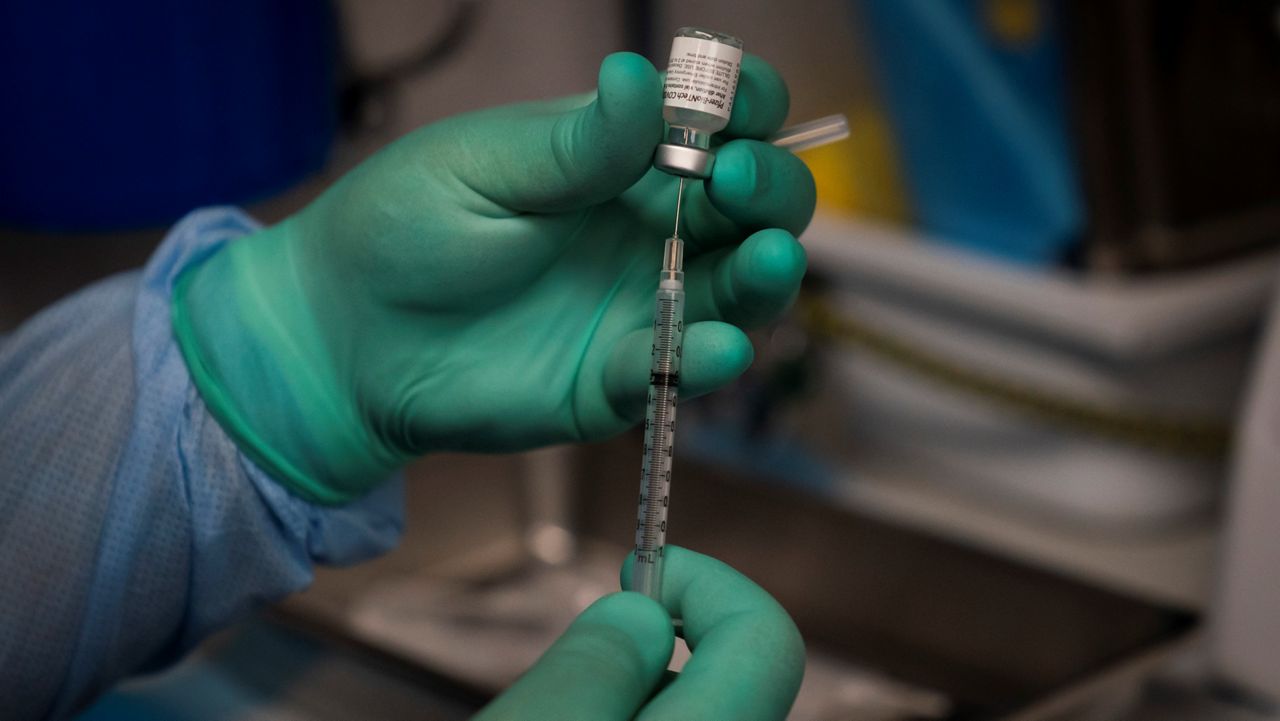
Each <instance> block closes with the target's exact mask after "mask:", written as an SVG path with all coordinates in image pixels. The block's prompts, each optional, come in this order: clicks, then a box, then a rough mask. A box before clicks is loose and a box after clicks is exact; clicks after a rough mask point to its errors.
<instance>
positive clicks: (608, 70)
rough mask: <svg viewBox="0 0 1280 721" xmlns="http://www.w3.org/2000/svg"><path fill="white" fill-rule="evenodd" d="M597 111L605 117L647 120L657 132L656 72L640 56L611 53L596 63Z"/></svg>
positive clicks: (657, 100)
mask: <svg viewBox="0 0 1280 721" xmlns="http://www.w3.org/2000/svg"><path fill="white" fill-rule="evenodd" d="M597 82H598V89H599V98H600V111H601V112H602V113H603V114H604V115H605V116H606V117H608V118H619V119H634V120H650V121H652V123H653V125H654V127H655V129H657V130H658V132H659V133H660V132H661V130H660V128H659V127H658V126H659V119H660V118H661V114H660V113H659V112H657V108H658V106H659V104H660V102H661V93H660V90H659V87H658V71H657V70H656V69H655V68H654V67H653V64H652V63H650V62H649V61H648V60H646V59H645V58H644V57H643V56H640V55H637V54H635V53H630V52H621V53H613V54H611V55H609V56H607V57H605V59H604V61H603V62H601V63H600V74H599V77H598V81H597Z"/></svg>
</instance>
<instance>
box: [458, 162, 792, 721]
mask: <svg viewBox="0 0 1280 721" xmlns="http://www.w3.org/2000/svg"><path fill="white" fill-rule="evenodd" d="M717 162H718V161H717ZM633 561H634V556H631V557H630V558H629V560H628V562H627V564H626V565H624V566H623V569H622V579H623V586H624V587H625V586H626V585H627V583H628V581H629V579H630V578H631V563H632V562H633ZM663 574H664V575H663V592H662V605H661V606H659V605H658V604H657V603H656V602H654V601H651V600H650V599H648V598H647V597H645V596H642V595H640V594H638V593H616V594H613V595H611V596H605V597H604V598H602V599H600V600H599V601H597V602H596V603H594V604H593V605H592V606H591V607H590V608H588V609H587V610H586V611H583V612H582V615H580V616H578V618H577V620H575V621H574V622H573V625H572V626H570V627H569V630H568V631H565V633H564V635H563V636H561V637H560V639H559V640H557V641H556V642H555V644H553V645H552V646H551V648H549V649H548V650H547V652H546V653H545V654H543V656H542V658H540V659H538V662H537V663H536V664H534V665H533V666H532V667H531V668H530V669H529V670H528V671H527V672H525V674H524V675H523V676H521V677H520V679H519V680H518V681H516V682H515V683H514V684H513V685H512V686H511V688H509V689H507V691H506V692H505V693H503V694H502V695H501V696H499V697H498V698H497V699H495V700H494V701H493V702H492V703H491V704H489V705H488V706H486V707H485V708H484V710H483V711H481V712H480V714H479V715H478V716H476V718H475V721H517V720H519V721H541V720H542V719H557V721H575V720H576V719H591V720H592V721H614V720H616V721H624V720H629V719H632V718H634V719H637V721H646V720H655V721H656V720H657V719H661V720H662V721H679V720H680V719H699V720H702V719H716V721H780V720H781V719H784V718H786V716H787V711H788V710H789V709H790V708H791V703H792V702H793V701H794V700H795V697H796V692H797V691H799V689H800V680H801V678H802V677H803V675H804V641H803V640H802V639H801V638H800V633H799V631H797V630H796V627H795V624H794V623H792V622H791V618H790V617H788V616H787V613H786V611H784V610H782V607H781V606H779V605H778V602H777V601H774V600H773V598H772V597H771V596H769V594H768V593H766V592H765V591H764V589H762V588H760V587H759V586H757V585H755V584H754V583H752V582H751V581H750V580H749V579H748V578H747V577H745V576H743V575H742V574H740V573H738V572H737V571H735V570H733V569H732V568H730V567H728V566H726V565H725V564H723V563H721V562H719V561H717V560H715V559H714V558H710V557H708V556H704V555H701V554H699V553H694V552H693V551H688V550H685V549H683V548H678V547H676V546H667V556H666V565H665V566H664V569H663ZM668 614H670V615H668ZM671 618H682V619H684V630H683V636H684V639H685V641H686V642H687V643H688V644H689V648H690V649H691V650H692V651H693V655H692V657H690V659H689V661H688V662H687V663H686V664H685V666H684V669H683V671H682V672H681V673H680V674H679V675H678V676H676V677H675V678H674V679H672V680H670V682H669V683H664V681H666V680H667V679H666V678H664V671H665V670H666V668H667V662H668V660H670V658H671V649H672V646H673V644H674V642H675V641H674V636H673V634H672V627H671ZM655 692H656V693H655Z"/></svg>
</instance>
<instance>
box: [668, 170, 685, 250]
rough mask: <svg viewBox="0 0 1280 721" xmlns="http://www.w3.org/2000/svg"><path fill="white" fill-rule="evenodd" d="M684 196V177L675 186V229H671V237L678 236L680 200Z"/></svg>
mask: <svg viewBox="0 0 1280 721" xmlns="http://www.w3.org/2000/svg"><path fill="white" fill-rule="evenodd" d="M683 197H684V178H681V179H680V184H679V185H677V186H676V229H675V230H673V231H671V237H672V238H679V237H680V200H681V198H683Z"/></svg>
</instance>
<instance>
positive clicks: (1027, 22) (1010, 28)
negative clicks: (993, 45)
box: [986, 0, 1041, 45]
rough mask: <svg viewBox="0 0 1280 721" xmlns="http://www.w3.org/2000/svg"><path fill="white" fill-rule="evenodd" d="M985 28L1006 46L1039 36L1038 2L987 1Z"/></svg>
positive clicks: (1022, 0) (1013, 0)
mask: <svg viewBox="0 0 1280 721" xmlns="http://www.w3.org/2000/svg"><path fill="white" fill-rule="evenodd" d="M986 10H987V12H986V17H987V27H988V28H989V29H990V30H991V34H992V35H994V36H995V37H996V38H998V39H999V40H1000V41H1001V42H1003V43H1005V44H1008V45H1021V44H1023V43H1026V42H1029V41H1031V40H1033V39H1035V37H1036V36H1037V35H1039V34H1040V25H1041V17H1040V15H1041V8H1040V2H1039V0H987V7H986Z"/></svg>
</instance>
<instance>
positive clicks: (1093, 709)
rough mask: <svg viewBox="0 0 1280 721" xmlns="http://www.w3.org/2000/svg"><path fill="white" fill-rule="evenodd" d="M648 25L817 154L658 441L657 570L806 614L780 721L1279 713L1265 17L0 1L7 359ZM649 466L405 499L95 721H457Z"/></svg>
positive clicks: (585, 468) (616, 454) (501, 680)
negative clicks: (801, 282) (146, 270)
mask: <svg viewBox="0 0 1280 721" xmlns="http://www.w3.org/2000/svg"><path fill="white" fill-rule="evenodd" d="M684 25H700V26H705V27H709V28H714V29H717V30H721V31H724V32H728V33H731V34H734V35H736V36H738V37H740V38H742V39H743V40H744V42H745V46H746V49H747V50H748V51H750V52H753V53H756V54H759V55H761V56H763V57H764V58H766V59H768V60H769V61H770V62H772V63H774V64H775V65H776V66H777V67H778V69H779V70H780V71H781V72H782V74H783V75H784V77H785V78H786V79H787V81H788V83H789V85H790V88H791V92H792V111H791V116H790V118H789V122H801V121H805V120H808V119H811V118H814V117H817V116H820V115H827V114H830V113H845V114H846V115H847V116H848V117H849V120H850V124H851V127H852V135H851V137H850V138H849V139H848V140H846V141H844V142H842V143H838V144H835V145H831V146H827V147H824V148H820V149H815V150H812V151H806V153H804V154H803V155H802V157H803V158H804V159H805V161H806V162H807V163H808V164H809V165H810V168H811V169H812V170H813V172H814V175H815V178H816V179H817V182H818V189H819V211H818V215H817V217H816V219H815V220H814V222H813V224H812V226H811V227H810V229H809V230H808V231H807V232H806V233H805V235H804V237H803V238H802V241H803V242H804V244H805V245H806V247H807V249H808V251H809V256H810V268H811V272H810V277H809V279H808V280H807V281H806V287H805V291H804V293H803V294H802V297H801V298H800V300H799V302H798V303H797V307H796V310H795V312H794V313H793V314H791V316H789V317H788V318H787V319H785V320H784V321H783V322H781V323H778V324H777V325H775V326H773V327H770V328H767V329H762V330H760V331H757V332H756V333H754V335H753V339H754V341H755V343H756V349H757V360H756V363H755V365H754V366H753V367H752V369H751V370H750V371H749V372H748V373H747V375H746V376H745V377H744V378H743V379H742V380H741V381H740V382H738V383H737V384H736V385H735V386H734V387H732V388H730V389H728V390H725V391H722V392H720V393H717V394H715V395H713V396H710V397H707V398H704V399H700V400H698V401H695V402H692V403H689V404H688V405H687V411H682V416H681V419H682V420H681V422H682V425H681V431H680V437H679V443H678V444H677V463H676V466H677V471H676V480H675V484H674V489H673V497H672V503H673V509H672V512H671V513H672V526H671V531H670V537H669V540H670V541H671V542H673V543H676V544H679V545H684V546H687V547H691V548H694V549H696V550H700V551H703V552H706V553H710V554H712V555H715V556H717V557H719V558H721V559H723V560H725V561H727V562H729V563H730V564H732V565H734V566H735V567H737V568H739V569H741V570H743V571H744V572H745V573H747V574H748V575H750V576H751V577H752V578H754V579H755V580H756V581H757V582H759V583H760V584H761V585H763V586H765V587H766V588H767V589H768V590H769V591H771V592H772V593H773V594H774V595H775V596H776V597H777V598H778V599H779V600H780V601H781V602H782V603H783V605H784V606H786V607H787V609H788V610H789V611H790V612H791V613H792V614H793V616H794V617H795V618H796V620H797V622H798V623H799V625H800V627H801V629H802V631H803V632H804V633H805V636H806V639H807V641H808V644H809V649H810V658H809V665H808V669H807V673H806V680H805V686H804V688H803V689H802V692H801V697H800V699H799V701H798V703H797V706H796V709H795V712H794V713H793V718H795V719H820V720H835V719H872V720H877V721H879V720H884V721H889V720H894V719H956V720H959V719H1113V718H1121V717H1123V718H1129V719H1183V718H1185V719H1193V718H1194V719H1204V718H1215V719H1237V718H1238V719H1263V718H1280V713H1277V712H1276V709H1277V707H1276V705H1275V701H1276V700H1280V626H1277V624H1276V622H1275V619H1276V618H1277V617H1280V614H1278V612H1280V584H1277V582H1276V581H1275V578H1276V575H1275V574H1276V569H1277V563H1280V525H1278V524H1276V523H1275V522H1274V521H1273V520H1272V519H1273V518H1275V514H1276V513H1280V490H1277V487H1278V486H1280V431H1277V428H1280V410H1278V409H1280V337H1277V333H1276V332H1274V331H1273V332H1271V333H1268V330H1267V329H1268V325H1269V324H1271V323H1274V322H1275V321H1273V320H1272V319H1271V317H1272V315H1274V311H1273V310H1272V309H1271V304H1272V297H1273V294H1274V289H1275V279H1276V274H1277V270H1278V269H1280V257H1278V256H1277V244H1276V241H1277V240H1280V3H1277V2H1275V1H1274V0H1270V1H1266V2H1264V1H1262V0H1239V1H1237V2H1230V3H1219V2H1212V1H1211V0H1172V1H1169V0H1166V1H1165V2H1156V1H1155V0H1118V1H1117V2H1112V3H1068V2H1063V1H1059V2H1054V1H1051V0H792V1H791V2H788V3H785V4H783V3H742V2H730V1H729V0H710V1H706V2H698V3H674V2H669V1H663V0H615V1H614V2H594V3H587V2H570V1H569V0H545V1H543V2H538V3H528V2H520V1H519V0H452V1H450V0H439V1H436V2H427V1H426V0H363V1H361V2H357V1H356V0H342V1H340V2H335V3H325V2H317V1H312V2H304V1H302V0H266V1H264V0H219V1H217V2H214V1H213V0H193V1H192V2H188V3H184V4H181V5H179V6H174V5H171V4H169V3H163V2H159V1H158V0H130V1H129V2H119V3H111V4H100V3H91V2H88V1H87V0H80V1H77V2H69V3H34V2H9V3H4V4H3V5H0V96H3V97H5V98H6V103H5V105H6V106H7V109H6V111H5V112H4V113H2V114H0V332H2V331H5V330H11V329H12V328H14V327H16V326H17V325H18V324H20V323H21V322H22V321H23V320H24V319H25V318H27V317H29V316H30V315H32V314H33V313H35V312H38V310H39V309H40V308H42V307H44V306H46V305H48V304H49V303H52V302H54V301H56V300H57V299H58V298H60V297H62V296H64V295H66V294H68V293H70V292H73V291H74V290H75V289H77V288H79V287H82V286H83V285H85V284H87V283H89V282H92V281H93V280H95V279H98V278H101V277H104V276H106V275H108V274H111V273H114V272H118V271H121V270H125V269H129V268H134V267H137V266H139V265H141V264H142V263H143V262H145V260H146V258H147V256H148V255H149V253H150V252H151V250H152V249H153V248H154V247H155V245H156V244H157V243H158V242H159V240H160V239H161V238H162V237H163V234H164V233H165V231H166V229H167V227H168V226H169V225H171V224H172V223H173V222H174V221H176V220H177V219H178V218H180V217H181V216H182V215H184V214H185V213H186V212H187V211H189V210H191V209H194V208H197V207H200V206H204V205H210V204H222V203H231V204H238V205H242V206H244V207H246V208H247V209H248V210H249V211H250V212H251V213H252V214H253V215H254V216H256V217H257V218H259V219H260V220H262V221H264V222H273V221H276V220H279V219H281V218H283V217H285V216H286V215H288V214H289V213H291V212H293V211H295V210H297V209H298V208H300V207H302V206H303V205H305V204H306V203H307V202H308V201H309V200H310V199H311V198H313V197H315V196H316V195H317V194H318V193H319V192H320V191H322V190H323V189H324V188H325V187H326V186H327V185H328V184H329V183H331V182H333V180H335V179H336V178H337V177H339V176H340V175H341V174H342V173H344V172H346V171H347V170H349V169H350V168H352V167H354V165H356V164H357V163H359V162H360V161H361V160H362V159H363V158H365V157H367V156H368V155H369V154H371V153H372V152H374V151H376V150H377V149H378V148H380V147H381V146H382V145H384V144H386V143H387V142H389V141H390V140H392V139H394V138H396V137H398V136H399V135H402V134H404V133H405V132H408V131H410V130H412V129H413V128H416V127H418V126H420V125H422V124H424V123H429V122H431V121H433V120H436V119H439V118H443V117H446V116H449V115H453V114H456V113H460V112H465V111H468V110H472V109H476V108H482V107H488V106H492V105H497V104H505V103H510V102H516V101H521V100H528V99H534V98H542V97H548V96H555V95H564V94H569V93H577V92H581V91H584V90H589V89H590V88H592V87H593V85H594V81H595V76H596V70H597V68H598V66H599V62H600V60H601V58H602V57H604V56H605V55H606V54H608V53H609V52H613V51H617V50H632V51H635V52H639V53H642V54H644V55H646V56H647V57H649V58H650V59H651V60H653V61H654V63H655V64H656V65H657V66H658V67H659V68H661V67H663V66H664V65H665V62H666V53H667V52H668V50H669V47H670V39H671V37H672V34H673V33H674V31H675V30H676V28H678V27H681V26H684ZM640 445H641V441H640V438H639V436H638V435H637V434H634V433H633V434H626V435H624V436H623V437H620V438H618V439H614V440H611V441H609V442H606V443H602V444H596V445H592V446H586V447H573V448H554V449H548V450H544V451H539V452H536V453H530V454H523V455H514V456H496V457H478V456H454V455H450V456H435V457H430V458H427V459H424V460H423V461H421V462H420V463H418V464H416V465H415V466H413V467H412V468H411V469H410V476H411V479H412V482H411V483H410V484H409V505H410V511H409V527H408V531H407V534H406V537H405V541H404V543H403V544H402V545H401V547H400V548H399V549H398V550H397V551H395V552H394V553H392V554H390V555H389V556H387V557H385V558H383V559H380V560H378V561H375V562H373V563H369V564H365V565H363V566H360V567H356V568H349V569H322V570H321V571H320V573H319V578H318V580H317V583H316V584H315V587H314V588H313V589H312V590H310V591H308V592H306V593H304V594H302V595H300V596H298V597H296V598H293V599H290V600H288V601H286V602H285V603H284V604H282V605H281V606H280V607H278V608H276V609H272V610H271V611H270V612H269V613H266V614H264V615H262V616H261V617H259V618H255V619H252V620H250V621H248V622H246V623H245V624H244V625H242V626H240V627H237V628H234V629H231V630H230V631H228V632H227V633H224V634H223V635H221V636H219V637H218V638H215V639H213V640H211V641H210V642H209V643H208V644H206V645H205V647H203V648H202V650H201V651H200V652H199V653H198V654H197V655H196V656H195V657H194V658H192V659H191V660H189V661H187V662H184V663H183V664H182V665H181V666H179V667H177V668H176V669H174V670H172V671H170V672H168V673H166V674H162V675H160V676H157V677H151V678H146V679H140V680H137V681H133V682H130V683H129V684H126V685H125V686H124V687H123V688H122V689H120V690H119V691H117V692H116V693H114V694H113V695H111V696H109V697H107V698H106V699H104V700H103V701H102V702H101V703H100V704H99V705H98V706H96V707H95V708H94V709H91V710H90V711H89V712H88V713H87V714H86V715H85V718H111V717H119V715H120V714H125V715H128V716H129V717H131V718H158V719H159V718H163V719H195V718H222V719H242V718H243V719H249V718H255V719H256V718H271V719H294V718H297V719H303V718H307V719H329V718H351V717H359V718H368V719H380V718H388V719H389V718H404V717H414V718H439V719H454V718H465V717H466V716H467V715H468V714H469V713H471V712H473V711H474V710H475V708H477V707H478V706H479V705H480V704H482V703H483V702H484V701H485V700H486V699H487V698H489V697H491V696H492V695H493V694H494V693H496V692H498V691H500V690H501V689H502V688H503V687H505V686H506V685H507V684H509V683H510V682H511V681H512V680H513V679H514V678H515V677H516V676H518V674H519V673H520V672H521V671H522V670H523V669H524V668H525V667H526V666H527V665H528V664H529V663H530V662H532V660H533V659H535V658H536V657H537V655H538V654H539V653H540V651H541V650H542V649H544V648H545V647H546V645H548V644H549V643H550V641H551V640H552V639H554V638H555V636H556V635H558V634H559V633H560V631H562V630H563V628H564V627H565V626H566V625H567V624H568V622H569V620H570V619H571V618H572V617H573V616H574V615H575V614H576V613H577V612H578V611H579V610H581V609H582V608H584V607H585V606H586V605H588V604H589V603H590V602H591V601H592V600H594V599H595V598H597V597H598V596H600V595H602V594H604V593H607V592H609V591H611V590H614V589H616V572H617V566H618V563H619V561H620V560H621V558H622V557H623V556H624V554H625V552H626V550H627V548H628V546H629V545H630V543H631V541H632V535H633V523H634V518H635V516H634V497H635V488H634V486H635V479H636V477H637V475H638V474H637V473H636V470H637V465H638V461H639V457H640V452H639V448H640ZM679 660H680V659H679V658H677V663H679Z"/></svg>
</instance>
